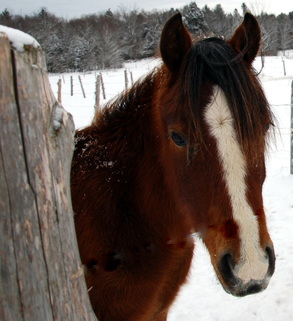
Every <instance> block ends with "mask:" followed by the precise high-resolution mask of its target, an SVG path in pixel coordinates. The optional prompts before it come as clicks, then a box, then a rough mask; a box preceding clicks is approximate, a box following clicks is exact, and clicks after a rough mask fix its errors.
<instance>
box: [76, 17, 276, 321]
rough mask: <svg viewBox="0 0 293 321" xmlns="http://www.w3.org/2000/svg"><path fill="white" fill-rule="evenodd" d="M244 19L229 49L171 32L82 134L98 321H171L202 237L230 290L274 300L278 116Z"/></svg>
mask: <svg viewBox="0 0 293 321" xmlns="http://www.w3.org/2000/svg"><path fill="white" fill-rule="evenodd" d="M260 42H261V31H260V27H259V24H258V22H257V20H256V18H255V17H254V16H253V15H252V14H250V13H246V14H245V16H244V19H243V21H242V22H241V23H240V25H239V26H238V28H237V29H236V30H235V31H234V33H233V35H232V37H231V38H230V39H228V40H224V39H223V38H218V37H209V38H203V39H201V40H198V41H193V40H192V38H191V35H190V33H189V32H188V31H187V29H186V27H185V26H184V23H183V21H182V16H181V14H180V13H177V14H175V15H174V16H173V17H171V18H170V19H169V20H168V21H167V22H166V24H165V26H164V28H163V30H162V33H161V39H160V45H159V47H160V53H161V60H162V61H161V65H160V66H158V67H156V68H154V70H152V71H151V72H150V73H149V74H148V75H146V76H145V78H142V79H140V80H138V81H137V82H136V83H135V84H134V85H133V86H132V88H130V89H129V90H128V91H126V92H124V93H122V94H120V95H119V96H118V97H117V98H115V99H114V100H113V101H111V102H109V103H108V104H106V106H105V108H103V109H102V111H97V112H96V114H95V116H94V119H93V121H92V123H91V124H90V125H89V126H88V127H85V128H83V129H80V130H77V131H76V135H75V151H74V155H73V160H72V169H71V193H72V204H73V209H74V220H75V228H76V236H77V241H78V246H79V252H80V257H81V262H82V264H83V266H84V271H85V279H86V284H87V288H88V294H89V297H90V301H91V304H92V307H93V310H94V312H95V314H96V315H97V317H98V320H99V321H118V320H119V321H166V320H167V315H168V310H169V308H170V306H171V305H172V303H173V301H174V300H175V298H176V295H177V294H178V292H179V289H180V287H181V286H182V285H183V284H184V283H185V282H186V279H187V276H188V272H189V270H190V265H191V262H192V258H193V252H194V239H195V238H194V233H196V234H197V235H199V237H200V238H201V239H202V241H203V243H204V244H205V246H206V248H207V250H208V252H209V254H210V259H211V263H212V266H213V268H214V270H215V273H216V275H217V277H218V279H219V281H220V283H221V285H222V286H223V288H224V290H225V291H226V292H228V293H230V294H232V295H234V296H239V297H241V296H245V295H248V294H254V293H257V292H260V291H262V290H264V289H265V288H266V287H267V286H268V284H269V280H270V278H271V276H272V275H273V273H274V267H275V254H274V247H273V243H272V240H271V238H270V235H269V232H268V229H267V226H266V217H265V210H264V205H263V198H262V186H263V183H264V180H265V176H266V170H265V152H266V149H267V142H268V140H269V139H268V137H269V134H268V129H269V128H270V127H272V125H273V114H272V112H271V110H270V107H269V104H268V102H267V100H266V97H265V95H264V92H263V90H262V87H261V84H260V82H259V80H258V78H257V75H256V72H255V70H254V69H253V67H252V62H253V61H254V59H255V57H256V55H257V53H258V51H259V47H260Z"/></svg>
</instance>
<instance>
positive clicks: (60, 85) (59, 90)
mask: <svg viewBox="0 0 293 321" xmlns="http://www.w3.org/2000/svg"><path fill="white" fill-rule="evenodd" d="M57 96H58V98H57V99H58V102H59V103H60V104H61V103H62V83H61V79H59V80H58V95H57Z"/></svg>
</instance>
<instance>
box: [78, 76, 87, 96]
mask: <svg viewBox="0 0 293 321" xmlns="http://www.w3.org/2000/svg"><path fill="white" fill-rule="evenodd" d="M78 79H79V83H80V87H81V90H82V94H83V98H86V97H85V92H84V88H83V85H82V81H81V77H80V76H78Z"/></svg>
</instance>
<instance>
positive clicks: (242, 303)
mask: <svg viewBox="0 0 293 321" xmlns="http://www.w3.org/2000/svg"><path fill="white" fill-rule="evenodd" d="M284 62H285V67H286V73H287V75H286V76H284V69H283V61H282V57H265V66H264V68H263V70H262V72H261V74H260V75H259V77H260V80H261V82H262V84H263V87H264V90H265V92H266V95H267V98H268V101H269V103H270V104H271V106H272V109H273V111H274V113H275V116H276V120H277V122H276V125H277V129H276V131H275V139H274V140H272V144H271V146H270V148H269V151H268V157H267V179H266V182H265V184H264V204H265V208H266V213H267V223H268V227H269V231H270V233H271V237H272V240H273V242H274V246H275V251H276V257H277V261H276V271H275V274H274V275H273V277H272V279H271V282H270V285H269V286H268V288H267V289H266V290H265V291H264V292H262V293H260V294H256V295H251V296H247V297H244V298H235V297H233V296H231V295H229V294H227V293H226V292H224V290H223V289H222V287H221V285H220V284H219V281H218V280H217V278H216V276H215V273H214V270H213V267H212V266H211V263H210V259H209V254H208V253H207V251H206V249H205V248H204V246H203V245H202V243H201V241H200V240H199V239H196V249H195V255H194V260H193V265H192V269H191V272H190V275H189V278H188V282H187V284H186V285H185V286H184V287H183V288H182V290H181V292H180V293H179V295H178V298H177V300H176V302H175V303H174V305H173V307H172V309H171V311H170V314H169V317H168V321H179V320H180V321H195V320H197V321H235V320H237V321H292V320H293V299H292V297H293V175H290V113H291V111H290V104H291V81H292V79H293V59H290V58H289V57H286V58H285V59H284ZM157 64H158V60H156V59H147V60H142V61H138V62H131V63H126V64H125V66H124V69H126V70H127V71H128V72H130V71H131V72H132V75H133V79H134V81H135V80H137V79H138V78H140V77H141V76H142V75H145V74H146V73H148V72H149V71H150V70H151V69H152V68H153V67H155V66H156V65H157ZM255 68H256V70H258V71H259V70H260V69H261V60H260V58H257V59H256V61H255ZM124 69H118V70H102V71H98V72H101V73H102V75H103V80H104V83H105V89H106V99H103V98H102V97H101V103H102V104H103V103H105V102H106V101H108V100H109V99H111V98H113V97H114V96H115V95H116V94H117V93H119V92H121V90H123V89H124V86H125V81H124ZM98 72H91V73H86V74H82V73H81V74H80V75H81V78H82V82H83V86H84V88H85V93H86V98H83V95H82V91H81V88H80V85H79V81H78V75H79V74H77V73H73V74H62V75H50V82H51V85H52V89H53V92H54V93H55V94H56V96H57V82H58V79H59V78H61V79H62V104H63V106H64V108H65V109H66V110H68V111H69V112H70V113H71V114H72V115H73V118H74V121H75V125H76V128H80V127H83V126H86V125H87V124H89V123H90V122H91V119H92V117H93V114H94V103H95V77H96V75H97V73H98ZM70 76H73V78H74V95H73V96H70ZM63 79H64V80H65V82H64V81H63ZM129 81H130V77H129Z"/></svg>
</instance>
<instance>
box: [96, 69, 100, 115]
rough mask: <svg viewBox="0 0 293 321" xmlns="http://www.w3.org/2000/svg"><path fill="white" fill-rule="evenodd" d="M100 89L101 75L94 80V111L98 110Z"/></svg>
mask: <svg viewBox="0 0 293 321" xmlns="http://www.w3.org/2000/svg"><path fill="white" fill-rule="evenodd" d="M100 88H101V75H98V76H97V80H96V102H95V110H96V111H98V110H100V108H101V106H100Z"/></svg>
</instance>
